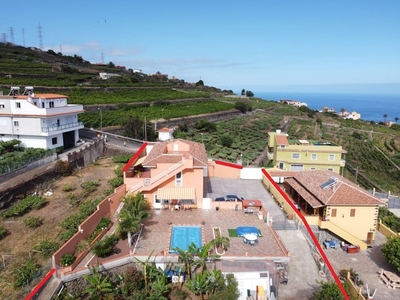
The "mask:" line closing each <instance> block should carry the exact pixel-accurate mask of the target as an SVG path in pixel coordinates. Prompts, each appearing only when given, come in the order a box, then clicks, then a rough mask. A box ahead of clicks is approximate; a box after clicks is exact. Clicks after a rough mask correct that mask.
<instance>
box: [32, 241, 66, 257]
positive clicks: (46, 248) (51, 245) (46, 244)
mask: <svg viewBox="0 0 400 300" xmlns="http://www.w3.org/2000/svg"><path fill="white" fill-rule="evenodd" d="M58 248H60V244H58V243H56V242H52V241H49V240H45V241H42V242H40V243H39V244H37V245H35V246H34V247H33V249H34V250H36V251H38V252H40V253H41V254H42V256H43V258H49V257H50V256H52V255H53V253H54V252H56V251H57V250H58Z"/></svg>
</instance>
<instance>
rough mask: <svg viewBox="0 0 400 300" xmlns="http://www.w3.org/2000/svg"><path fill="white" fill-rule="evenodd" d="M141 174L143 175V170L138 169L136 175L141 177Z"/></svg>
mask: <svg viewBox="0 0 400 300" xmlns="http://www.w3.org/2000/svg"><path fill="white" fill-rule="evenodd" d="M140 176H142V172H141V171H139V170H137V171H136V177H138V178H139V177H140Z"/></svg>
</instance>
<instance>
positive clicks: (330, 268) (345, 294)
mask: <svg viewBox="0 0 400 300" xmlns="http://www.w3.org/2000/svg"><path fill="white" fill-rule="evenodd" d="M262 173H263V174H264V175H265V176H266V177H267V178H268V180H269V181H270V182H271V183H272V185H273V186H274V187H275V188H276V189H277V190H278V192H279V193H280V194H281V196H282V197H283V198H284V199H285V200H286V202H287V203H288V204H289V205H290V206H291V207H292V209H293V210H294V211H295V212H296V214H297V216H298V217H299V218H300V219H301V220H302V221H303V223H304V226H306V229H307V231H308V233H309V234H310V236H311V238H312V239H313V241H314V244H315V246H316V247H317V248H318V251H319V252H320V254H321V256H322V258H323V259H324V261H325V263H326V265H327V266H328V268H329V271H330V272H331V274H332V276H333V278H334V279H335V281H336V284H337V285H338V286H339V289H340V291H341V292H342V294H343V297H344V298H345V299H346V300H349V299H350V298H349V297H348V296H347V293H346V290H345V289H344V287H343V285H342V282H341V281H340V279H339V277H338V276H337V275H336V273H335V270H334V269H333V267H332V265H331V263H330V262H329V260H328V257H327V256H326V255H325V252H324V250H323V249H322V247H321V245H320V244H319V242H318V240H317V237H316V236H315V235H314V232H313V231H312V230H311V227H310V225H308V223H307V221H306V219H305V217H304V216H303V215H302V214H300V212H299V211H298V209H296V207H295V206H294V204H293V203H292V201H290V199H289V197H288V196H286V194H285V193H284V192H283V191H282V190H281V188H280V187H279V186H278V185H277V183H276V182H275V181H274V180H273V179H272V177H271V175H270V174H269V173H268V172H267V171H266V170H265V169H262Z"/></svg>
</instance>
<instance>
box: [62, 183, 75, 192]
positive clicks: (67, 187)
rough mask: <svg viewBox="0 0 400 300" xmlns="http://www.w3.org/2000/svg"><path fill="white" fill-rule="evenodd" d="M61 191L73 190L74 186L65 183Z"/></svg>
mask: <svg viewBox="0 0 400 300" xmlns="http://www.w3.org/2000/svg"><path fill="white" fill-rule="evenodd" d="M62 190H63V192H72V191H73V190H75V187H74V186H72V185H71V184H67V185H65V186H64V187H63V188H62Z"/></svg>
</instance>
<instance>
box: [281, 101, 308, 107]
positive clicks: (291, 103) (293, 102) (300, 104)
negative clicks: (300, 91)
mask: <svg viewBox="0 0 400 300" xmlns="http://www.w3.org/2000/svg"><path fill="white" fill-rule="evenodd" d="M279 102H280V103H286V104H289V105H292V106H296V107H301V106H307V103H305V102H300V101H297V100H279Z"/></svg>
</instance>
